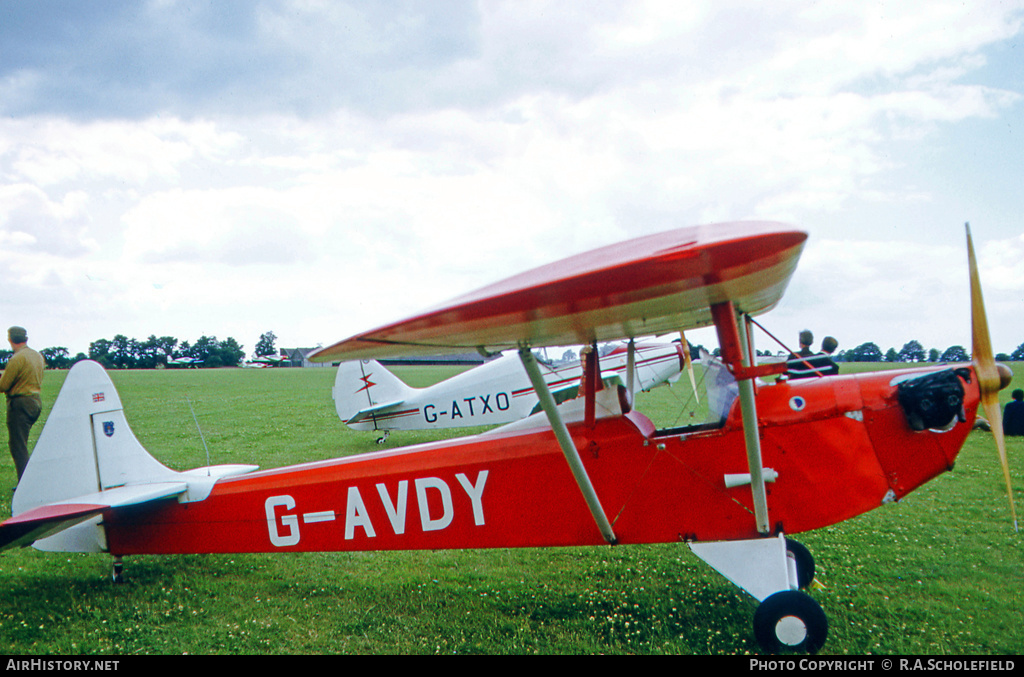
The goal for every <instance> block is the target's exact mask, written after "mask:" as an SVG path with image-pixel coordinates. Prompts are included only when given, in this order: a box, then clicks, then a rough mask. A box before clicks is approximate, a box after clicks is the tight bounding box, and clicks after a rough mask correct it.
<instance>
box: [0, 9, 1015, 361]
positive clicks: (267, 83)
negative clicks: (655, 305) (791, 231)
mask: <svg viewBox="0 0 1024 677" xmlns="http://www.w3.org/2000/svg"><path fill="white" fill-rule="evenodd" d="M749 218H756V219H771V220H781V221H786V222H790V223H793V224H795V225H797V226H799V227H800V228H803V229H805V230H806V231H807V232H808V233H809V234H810V239H809V242H808V245H807V248H806V250H805V253H804V256H803V259H802V261H801V265H800V267H799V269H798V271H797V273H796V275H795V277H794V279H793V281H792V284H791V286H790V289H789V292H788V294H787V296H786V298H785V300H784V301H783V303H782V305H781V306H780V307H779V308H778V309H777V310H775V311H774V312H773V313H771V314H768V315H766V316H764V317H762V318H761V321H762V323H763V324H765V325H766V327H767V328H768V329H769V330H771V331H772V332H773V333H776V334H777V335H778V336H780V337H781V338H784V339H786V340H789V341H794V337H795V335H796V333H797V331H798V330H799V329H801V328H803V327H805V326H806V327H810V328H812V329H814V330H815V331H816V332H817V333H818V335H819V336H822V335H824V334H833V335H835V336H836V337H838V338H839V340H840V344H841V347H843V348H849V347H853V346H855V345H858V344H860V343H863V342H865V341H874V342H876V343H878V344H879V345H880V346H881V347H882V349H883V350H885V349H887V348H888V347H890V346H894V347H895V348H896V349H897V350H899V348H900V347H901V346H902V345H903V344H904V343H905V342H907V341H909V340H911V339H916V340H919V341H920V342H921V343H923V344H924V346H925V347H926V348H931V347H936V348H938V349H939V350H944V349H945V348H947V347H949V346H951V345H957V344H960V345H966V346H969V345H970V332H969V307H968V294H967V269H966V254H965V244H964V223H965V222H967V221H969V222H970V223H971V228H972V230H973V233H974V237H975V245H976V247H977V250H978V255H979V258H980V261H981V265H982V268H983V272H982V275H983V283H984V284H985V293H986V302H987V304H988V311H989V317H990V323H991V326H992V333H993V342H994V347H995V350H996V351H997V352H999V351H1002V352H1010V351H1012V350H1013V349H1014V348H1015V347H1016V346H1018V345H1020V344H1021V343H1024V0H1012V1H1011V0H1006V1H998V0H972V1H971V2H962V0H956V1H955V2H951V1H947V0H924V1H922V2H911V1H904V0H901V1H899V2H863V1H861V0H857V1H854V2H848V3H843V2H811V1H799V0H798V1H794V2H773V3H765V2H730V1H725V2H723V1H721V0H706V1H705V0H686V1H685V2H678V1H677V0H672V1H669V2H642V1H640V0H624V1H622V2H617V1H607V2H606V1H600V0H587V2H582V1H581V2H565V1H559V2H534V1H530V0H515V1H508V2H505V1H498V0H496V1H488V0H482V1H480V2H468V1H461V0H436V1H427V0H409V1H401V0H395V1H374V2H367V1H364V2H341V1H335V0H331V1H327V0H324V1H322V2H321V1H317V0H293V1H287V0H276V1H271V0H239V1H231V0H216V1H209V2H198V1H176V0H148V1H140V0H132V1H130V2H121V1H115V0H107V1H104V2H88V3H87V2H78V1H73V0H66V1H56V0H35V1H33V2H24V1H21V0H0V324H2V325H3V326H4V327H6V326H8V325H11V324H20V325H24V326H26V327H28V328H29V332H30V343H32V344H33V345H34V346H35V347H37V348H42V347H47V346H64V347H67V348H68V349H69V350H70V351H71V352H72V354H74V353H75V352H78V351H86V350H87V349H88V345H89V343H90V342H91V341H93V340H96V339H98V338H113V337H114V335H116V334H125V335H127V336H129V337H132V338H139V339H145V338H146V337H147V336H149V335H150V334H156V335H157V336H163V335H171V336H175V337H177V338H179V339H183V340H190V341H194V340H195V339H197V338H199V337H200V336H202V335H212V336H216V337H218V338H220V339H224V338H227V337H229V336H231V337H234V338H236V339H237V340H238V341H239V342H240V343H242V344H243V345H244V346H245V348H246V350H247V351H248V352H250V353H251V351H252V349H253V348H254V347H255V344H256V341H257V339H258V338H259V335H260V334H261V333H263V332H265V331H273V332H274V333H275V334H276V335H277V336H278V347H294V346H315V345H317V344H329V343H333V342H335V341H337V340H339V339H341V338H344V337H346V336H349V335H351V334H353V333H356V332H359V331H363V330H366V329H370V328H372V327H374V326H377V325H380V324H383V323H385V322H388V321H392V320H395V319H399V318H400V317H403V316H405V315H409V314H412V313H415V312H417V311H419V310H422V309H424V308H425V307H428V306H432V305H434V304H435V303H437V302H439V301H442V300H445V299H447V298H450V297H453V296H456V295H459V294H462V293H463V292H467V291H470V290H472V289H474V288H477V287H479V286H482V285H484V284H486V283H490V282H493V281H495V280H496V279H499V278H501V277H505V276H507V275H511V274H514V273H517V272H520V271H522V270H524V269H526V268H529V267H533V266H536V265H540V264H543V263H547V262H550V261H552V260H555V259H558V258H561V257H563V256H567V255H569V254H573V253H578V252H580V251H584V250H586V249H590V248H592V247H596V246H600V245H604V244H609V243H613V242H616V241H619V240H623V239H626V238H629V237H633V236H636V235H642V234H647V233H652V232H656V231H660V230H665V229H669V228H674V227H679V226H686V225H693V224H699V223H710V222H718V221H728V220H739V219H749ZM698 338H701V337H700V336H698ZM710 342H711V343H713V338H712V339H710ZM794 342H795V341H794ZM762 346H763V347H768V346H766V345H763V344H762Z"/></svg>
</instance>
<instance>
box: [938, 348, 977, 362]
mask: <svg viewBox="0 0 1024 677" xmlns="http://www.w3.org/2000/svg"><path fill="white" fill-rule="evenodd" d="M942 361H943V362H970V361H971V356H970V355H968V354H967V351H966V350H964V347H963V346H950V347H949V348H946V350H945V351H944V352H943V353H942Z"/></svg>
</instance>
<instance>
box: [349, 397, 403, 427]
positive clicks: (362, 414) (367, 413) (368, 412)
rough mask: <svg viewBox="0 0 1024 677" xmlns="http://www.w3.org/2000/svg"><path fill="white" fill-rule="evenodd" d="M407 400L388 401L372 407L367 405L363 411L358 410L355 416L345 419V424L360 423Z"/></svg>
mask: <svg viewBox="0 0 1024 677" xmlns="http://www.w3.org/2000/svg"><path fill="white" fill-rule="evenodd" d="M403 402H405V400H398V401H397V402H388V403H386V404H377V405H374V406H372V407H367V408H366V409H363V410H361V411H358V412H356V414H355V416H353V417H352V418H350V419H349V420H347V421H345V425H352V424H353V423H359V422H360V421H362V420H364V419H367V418H370V417H371V416H373V415H374V414H382V413H384V412H385V411H387V410H389V409H394V408H396V407H398V406H399V405H401V404H402V403H403Z"/></svg>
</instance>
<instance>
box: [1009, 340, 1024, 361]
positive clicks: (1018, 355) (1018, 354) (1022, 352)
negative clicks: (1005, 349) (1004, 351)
mask: <svg viewBox="0 0 1024 677" xmlns="http://www.w3.org/2000/svg"><path fill="white" fill-rule="evenodd" d="M1010 359H1011V360H1013V361H1014V362H1019V361H1021V360H1024V343H1022V344H1020V345H1019V346H1017V349H1016V350H1014V351H1013V352H1012V353H1010Z"/></svg>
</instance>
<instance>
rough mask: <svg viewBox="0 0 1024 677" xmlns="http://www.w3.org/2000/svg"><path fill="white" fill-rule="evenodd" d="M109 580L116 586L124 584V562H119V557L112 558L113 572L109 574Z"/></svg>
mask: <svg viewBox="0 0 1024 677" xmlns="http://www.w3.org/2000/svg"><path fill="white" fill-rule="evenodd" d="M111 578H112V579H113V581H114V583H115V584H116V585H120V584H121V583H124V562H123V561H122V560H121V557H120V556H117V557H114V570H113V573H112V574H111Z"/></svg>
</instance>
